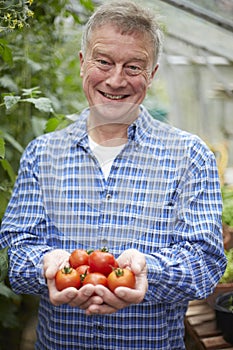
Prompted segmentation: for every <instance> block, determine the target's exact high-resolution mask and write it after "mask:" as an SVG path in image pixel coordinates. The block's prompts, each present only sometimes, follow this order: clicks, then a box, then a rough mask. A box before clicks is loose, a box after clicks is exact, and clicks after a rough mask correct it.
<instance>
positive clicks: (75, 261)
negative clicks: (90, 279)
mask: <svg viewBox="0 0 233 350" xmlns="http://www.w3.org/2000/svg"><path fill="white" fill-rule="evenodd" d="M88 258H89V255H88V253H87V251H86V250H85V249H75V250H74V251H73V252H72V253H71V255H70V259H69V263H70V266H71V267H73V268H74V269H76V268H77V267H78V266H80V265H88Z"/></svg>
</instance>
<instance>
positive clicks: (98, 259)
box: [88, 248, 117, 276]
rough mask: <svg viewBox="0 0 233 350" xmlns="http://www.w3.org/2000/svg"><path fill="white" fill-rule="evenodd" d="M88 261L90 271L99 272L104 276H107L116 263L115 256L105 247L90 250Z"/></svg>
mask: <svg viewBox="0 0 233 350" xmlns="http://www.w3.org/2000/svg"><path fill="white" fill-rule="evenodd" d="M88 263H89V266H90V268H91V272H100V273H103V274H104V275H105V276H108V275H109V274H110V272H112V270H113V268H114V267H115V266H116V264H117V262H116V259H115V257H114V256H113V255H112V254H110V253H109V252H108V251H107V250H106V249H105V248H103V249H102V250H95V251H94V252H92V253H91V254H90V255H89V260H88Z"/></svg>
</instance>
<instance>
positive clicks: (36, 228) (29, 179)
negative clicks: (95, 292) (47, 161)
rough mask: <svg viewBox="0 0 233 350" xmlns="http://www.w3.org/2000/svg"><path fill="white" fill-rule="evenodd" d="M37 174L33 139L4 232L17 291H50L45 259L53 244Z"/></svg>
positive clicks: (0, 238)
mask: <svg viewBox="0 0 233 350" xmlns="http://www.w3.org/2000/svg"><path fill="white" fill-rule="evenodd" d="M37 175H38V174H37V159H36V142H35V141H33V142H32V143H31V144H29V146H28V147H27V149H26V150H25V152H24V155H23V156H22V158H21V162H20V169H19V173H18V177H17V180H16V183H15V186H14V190H13V194H12V197H11V199H10V202H9V204H8V208H7V210H6V213H5V215H4V218H3V221H2V227H1V235H0V246H1V247H2V248H4V247H6V246H8V247H9V249H8V257H9V280H10V283H11V286H12V289H13V290H14V291H15V292H16V293H26V294H41V293H44V292H45V291H47V287H46V283H45V279H44V276H43V272H42V271H43V269H42V262H43V256H44V254H45V253H46V252H48V251H50V250H52V247H50V246H49V245H47V243H46V230H47V229H48V218H47V217H46V213H45V210H44V206H43V200H42V195H41V189H40V185H39V180H38V176H37ZM35 247H36V249H35Z"/></svg>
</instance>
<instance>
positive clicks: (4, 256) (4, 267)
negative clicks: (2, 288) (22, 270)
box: [0, 247, 8, 294]
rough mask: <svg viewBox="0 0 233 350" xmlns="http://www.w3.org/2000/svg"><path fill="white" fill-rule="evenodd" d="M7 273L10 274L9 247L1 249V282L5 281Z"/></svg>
mask: <svg viewBox="0 0 233 350" xmlns="http://www.w3.org/2000/svg"><path fill="white" fill-rule="evenodd" d="M7 274H8V247H6V248H4V249H1V250H0V282H3V281H4V280H5V278H6V276H7ZM0 294H1V293H0Z"/></svg>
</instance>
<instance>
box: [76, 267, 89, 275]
mask: <svg viewBox="0 0 233 350" xmlns="http://www.w3.org/2000/svg"><path fill="white" fill-rule="evenodd" d="M76 271H78V273H79V275H87V274H88V273H90V266H89V265H80V266H78V267H77V268H76Z"/></svg>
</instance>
